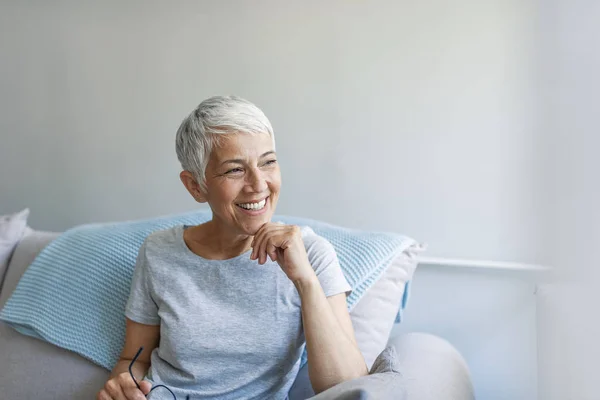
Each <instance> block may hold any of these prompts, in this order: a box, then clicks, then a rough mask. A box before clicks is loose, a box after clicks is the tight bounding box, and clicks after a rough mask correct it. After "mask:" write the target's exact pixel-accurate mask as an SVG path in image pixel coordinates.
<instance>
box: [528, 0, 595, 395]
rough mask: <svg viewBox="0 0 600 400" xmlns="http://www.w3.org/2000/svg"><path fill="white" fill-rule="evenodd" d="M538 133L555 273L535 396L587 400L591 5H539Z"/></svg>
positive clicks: (554, 1) (591, 378)
mask: <svg viewBox="0 0 600 400" xmlns="http://www.w3.org/2000/svg"><path fill="white" fill-rule="evenodd" d="M540 15H541V18H540V22H541V23H540V24H539V40H538V42H539V43H540V46H539V61H540V64H541V65H542V66H543V68H540V74H539V76H538V87H539V92H540V102H539V105H540V111H541V112H540V132H543V133H544V135H545V137H546V140H545V141H544V143H545V146H544V148H545V149H544V153H545V154H546V156H547V160H546V161H544V164H545V165H546V166H547V168H548V171H547V174H546V179H545V183H544V186H545V192H546V193H547V196H546V197H547V199H548V201H547V202H545V203H544V204H543V207H544V208H545V209H546V211H544V213H545V214H546V215H547V216H548V218H545V219H544V221H543V227H544V229H543V232H545V233H546V238H545V239H544V241H545V242H546V243H547V247H546V250H545V253H546V254H547V255H548V257H549V258H551V259H552V260H553V263H554V265H556V267H557V278H556V279H555V281H554V282H552V283H548V284H543V285H541V287H540V288H539V291H538V296H537V301H538V304H537V307H538V310H539V313H538V316H537V318H538V328H537V330H538V365H539V398H540V399H543V400H563V399H576V400H596V399H598V398H599V394H598V371H599V367H598V365H599V363H600V340H599V338H600V317H599V313H598V305H599V304H600V291H599V290H598V283H599V282H600V261H599V260H600V246H599V243H600V208H599V205H600V158H599V157H598V150H599V149H600V117H599V115H600V113H599V112H598V111H599V104H600V96H599V93H600V75H599V71H600V24H599V21H600V3H599V2H597V1H594V0H573V1H561V0H551V1H546V2H544V7H542V8H540Z"/></svg>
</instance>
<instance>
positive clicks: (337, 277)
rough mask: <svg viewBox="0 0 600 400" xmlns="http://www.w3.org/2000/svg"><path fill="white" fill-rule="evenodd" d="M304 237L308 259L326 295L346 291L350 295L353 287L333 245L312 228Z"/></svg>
mask: <svg viewBox="0 0 600 400" xmlns="http://www.w3.org/2000/svg"><path fill="white" fill-rule="evenodd" d="M303 239H304V246H305V248H306V253H307V255H308V260H309V262H310V264H311V265H312V267H313V269H314V270H315V273H316V274H317V278H318V279H319V282H320V283H321V287H322V288H323V292H325V297H330V296H334V295H336V294H340V293H346V296H349V295H350V293H352V288H351V287H350V285H349V284H348V281H347V280H346V277H345V276H344V273H343V272H342V268H341V267H340V262H339V260H338V257H337V254H336V252H335V248H334V247H333V245H332V244H331V243H330V242H329V241H328V240H327V239H325V238H324V237H322V236H319V235H317V234H316V233H314V232H312V230H307V231H306V234H305V235H304V237H303Z"/></svg>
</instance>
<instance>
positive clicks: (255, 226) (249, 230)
mask: <svg viewBox="0 0 600 400" xmlns="http://www.w3.org/2000/svg"><path fill="white" fill-rule="evenodd" d="M270 221H271V216H270V215H268V216H264V217H263V218H260V219H258V218H257V219H256V220H254V221H251V222H249V223H246V224H243V225H242V230H243V231H244V233H246V234H248V235H251V236H254V235H255V234H256V232H257V231H258V230H259V229H260V228H261V227H262V226H263V225H264V224H266V223H267V222H270Z"/></svg>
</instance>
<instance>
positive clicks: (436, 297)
mask: <svg viewBox="0 0 600 400" xmlns="http://www.w3.org/2000/svg"><path fill="white" fill-rule="evenodd" d="M0 7H1V8H0V30H1V31H0V51H1V54H2V63H0V113H1V114H0V134H1V135H2V140H1V142H0V188H1V189H0V190H1V195H0V214H2V213H6V212H12V211H16V210H19V209H21V208H23V207H26V206H28V207H30V208H31V210H32V214H31V218H30V222H31V225H32V226H34V227H35V228H38V229H52V230H63V229H66V228H68V227H70V226H72V225H74V224H80V223H85V222H91V221H106V220H121V219H131V218H140V217H150V216H155V215H159V214H167V213H173V212H178V211H183V210H188V209H192V208H194V207H196V204H194V203H193V202H192V200H191V198H190V197H189V195H188V194H187V193H186V192H185V190H184V188H183V186H182V185H181V183H180V182H179V180H178V176H177V175H178V173H179V165H178V163H177V160H176V156H175V152H174V135H175V131H176V129H177V127H178V125H179V122H180V121H181V119H182V118H183V117H184V116H185V115H186V114H187V113H189V111H191V109H192V108H193V107H194V106H195V105H196V104H197V103H199V102H200V101H201V100H202V99H204V98H205V97H207V96H210V95H213V94H224V93H235V94H239V95H241V96H244V97H247V98H248V99H250V100H252V101H254V102H256V103H257V104H258V105H259V106H260V107H262V108H263V109H264V111H265V112H266V114H267V115H268V116H269V117H270V119H271V120H272V122H273V125H274V128H275V130H276V137H277V144H278V153H279V155H280V161H281V164H282V169H283V174H284V175H283V176H284V191H283V194H282V197H281V201H280V206H279V209H278V212H279V213H281V214H293V215H298V216H306V217H311V218H318V219H323V220H327V221H330V222H333V223H339V224H343V225H346V226H352V227H358V228H368V229H377V230H393V231H399V232H403V233H406V234H408V235H410V236H413V237H415V238H416V239H418V240H420V241H423V242H427V243H428V244H429V249H430V253H429V254H428V255H430V256H432V255H436V256H449V257H463V258H486V259H494V260H506V261H521V262H536V261H539V260H540V259H541V258H542V256H541V251H542V247H541V246H542V244H543V243H542V242H541V240H540V235H539V234H538V233H539V232H538V226H540V225H539V222H540V220H541V218H542V216H541V214H540V210H539V207H536V201H537V200H539V199H540V198H539V197H540V195H539V191H538V190H537V186H536V185H539V183H538V182H539V179H538V178H539V174H540V173H541V170H542V169H541V167H540V161H539V159H538V157H539V156H540V155H539V153H538V152H536V148H537V145H538V141H539V139H540V138H539V137H538V133H539V131H538V130H536V129H535V128H536V121H537V119H536V112H537V109H536V106H535V104H536V99H535V97H534V88H533V86H532V82H533V78H534V77H535V74H536V70H535V66H536V65H535V60H534V59H533V51H532V50H533V47H534V45H535V27H534V26H533V25H532V24H531V20H532V18H533V17H534V16H535V13H536V10H535V8H534V2H532V1H521V0H508V1H505V0H503V1H500V0H486V1H469V0H459V1H455V2H445V1H441V0H435V1H433V0H432V1H428V2H408V1H370V2H345V1H341V0H338V1H330V2H316V1H309V2H285V4H284V3H283V2H274V1H273V2H264V1H262V2H260V1H257V2H232V1H219V2H182V1H180V2H169V3H168V5H167V3H158V2H155V3H151V2H127V4H121V2H115V3H114V4H112V5H110V4H109V3H108V2H96V3H95V4H89V3H83V2H71V3H67V2H52V4H50V3H45V2H39V3H25V2H2V3H1V5H0ZM419 274H420V275H421V276H420V277H418V279H417V280H416V281H415V290H414V292H413V300H414V305H415V307H417V308H415V310H419V312H416V311H415V312H414V313H413V314H411V315H412V317H411V318H415V319H412V320H407V324H412V325H407V326H412V327H415V328H420V329H429V330H432V331H436V332H439V333H440V334H443V335H444V336H446V337H450V338H451V339H452V340H453V341H454V342H456V343H458V345H459V346H460V348H461V350H462V351H463V352H464V353H465V354H466V355H467V358H468V361H469V364H470V365H471V367H473V368H476V369H477V370H478V372H477V373H476V375H475V377H476V379H477V381H476V386H477V389H478V393H483V394H486V397H485V398H487V399H501V398H507V399H508V398H510V399H516V398H532V397H522V396H521V395H526V396H529V395H530V394H531V393H532V391H531V390H532V389H531V388H530V386H529V384H526V383H525V382H523V380H522V379H517V382H519V384H517V383H515V381H514V377H515V376H518V377H529V376H531V369H532V368H534V365H532V363H531V362H530V361H531V359H532V358H535V354H536V353H535V348H531V346H530V345H531V337H530V334H531V329H532V326H533V325H532V324H535V321H534V320H529V319H528V318H526V317H525V316H530V314H531V313H532V312H533V311H532V309H531V307H532V304H533V303H532V301H533V300H532V299H530V296H531V288H530V287H529V286H527V285H525V286H523V285H521V284H519V283H510V282H508V281H506V282H505V281H496V280H487V279H486V280H484V281H481V280H480V278H478V277H469V276H463V277H461V278H460V279H458V278H457V277H454V278H452V277H446V275H444V274H443V273H442V274H441V275H430V274H431V273H429V272H423V273H421V272H419ZM423 274H424V275H423ZM446 278H448V279H450V280H452V282H454V283H455V285H456V286H449V285H448V284H447V282H446V281H445V279H446ZM418 282H421V283H418ZM509 287H510V289H509ZM419 288H420V290H419ZM454 288H456V290H460V293H462V297H460V298H458V297H456V296H455V295H454V294H455V293H454V292H453V290H454ZM507 290H508V293H511V295H510V297H507ZM482 295H485V302H483V303H481V304H479V305H473V304H474V303H475V302H477V301H478V300H477V299H478V298H479V297H480V296H482ZM516 299H519V301H522V302H521V303H519V302H518V301H517V300H516ZM442 304H443V305H444V307H447V309H448V310H452V315H455V316H459V317H458V319H456V318H452V319H450V318H441V317H442V315H444V310H443V309H441V308H439V307H440V306H441V305H442ZM483 304H485V305H486V307H488V306H489V307H490V309H491V310H493V312H494V313H497V314H498V315H499V316H501V318H500V319H499V320H500V321H502V322H503V324H501V328H502V329H500V330H499V331H498V332H497V335H498V336H493V337H484V336H482V335H484V333H485V334H487V333H489V332H490V330H494V329H493V328H495V327H496V325H495V322H494V323H493V322H492V321H491V319H489V318H487V319H480V318H479V315H480V313H482V312H483V308H481V307H482V305H483ZM518 304H521V305H520V306H519V307H523V309H522V310H521V309H519V310H518V312H517V313H516V314H515V310H516V307H517V305H518ZM429 305H431V306H432V307H429ZM426 306H427V307H426ZM434 306H436V307H438V308H435V307H434ZM511 316H514V317H511ZM462 318H464V321H468V322H469V323H468V324H461V323H459V321H463V319H462ZM444 324H446V325H444ZM447 324H450V325H447ZM425 325H427V326H425ZM448 327H450V328H448ZM519 337H522V339H519ZM488 340H489V341H488ZM513 345H514V346H516V347H517V348H518V349H519V351H522V352H524V354H522V355H520V356H519V357H516V358H511V357H508V356H507V348H510V347H511V346H513ZM482 346H483V347H484V348H485V351H483V352H479V350H481V349H482V348H483V347H482ZM484 355H485V357H484ZM484 358H485V359H489V360H495V361H494V362H493V363H492V364H491V365H486V366H484ZM509 370H510V371H511V373H510V374H509V373H507V371H509ZM520 383H523V385H521V384H520ZM493 386H497V387H503V388H507V389H505V391H504V392H499V393H500V394H496V395H495V396H494V395H492V393H493V390H492V389H493ZM487 395H489V396H487Z"/></svg>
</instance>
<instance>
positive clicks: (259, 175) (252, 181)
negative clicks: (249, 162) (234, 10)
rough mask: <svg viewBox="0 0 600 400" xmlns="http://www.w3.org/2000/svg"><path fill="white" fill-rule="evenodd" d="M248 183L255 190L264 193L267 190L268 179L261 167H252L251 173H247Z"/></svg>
mask: <svg viewBox="0 0 600 400" xmlns="http://www.w3.org/2000/svg"><path fill="white" fill-rule="evenodd" d="M246 183H247V184H248V186H250V187H251V188H252V191H253V192H256V193H263V192H265V191H266V190H267V188H268V186H267V180H266V179H265V176H264V174H263V171H261V170H260V169H259V168H252V170H251V171H250V173H249V174H248V175H247V181H246Z"/></svg>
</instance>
